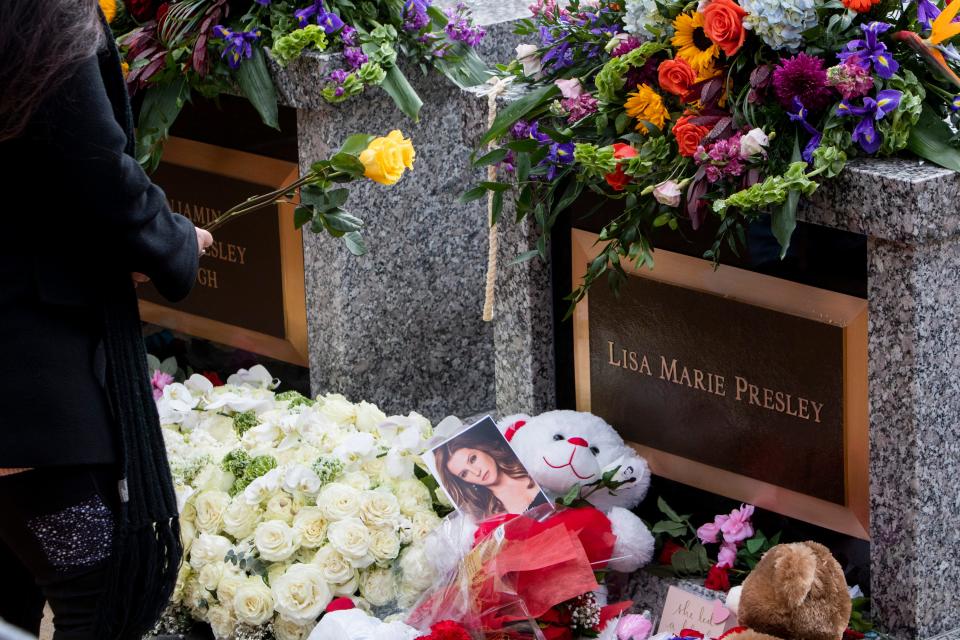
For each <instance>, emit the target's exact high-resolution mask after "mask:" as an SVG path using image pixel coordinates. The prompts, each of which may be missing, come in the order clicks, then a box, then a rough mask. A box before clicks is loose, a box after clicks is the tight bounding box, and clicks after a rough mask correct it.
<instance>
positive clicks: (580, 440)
mask: <svg viewBox="0 0 960 640" xmlns="http://www.w3.org/2000/svg"><path fill="white" fill-rule="evenodd" d="M567 442H569V443H570V444H572V445H576V446H578V447H588V446H590V443H588V442H587V441H586V440H584V439H583V438H567Z"/></svg>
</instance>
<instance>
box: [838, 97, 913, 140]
mask: <svg viewBox="0 0 960 640" xmlns="http://www.w3.org/2000/svg"><path fill="white" fill-rule="evenodd" d="M902 97H903V93H901V92H900V91H896V90H894V89H886V90H884V91H879V92H877V97H876V99H874V98H871V97H870V96H867V97H865V98H864V99H863V106H862V107H856V106H854V105H852V104H850V103H849V102H848V101H847V100H842V101H841V102H840V105H839V106H838V107H837V115H839V116H859V117H860V122H859V123H858V124H857V126H856V127H855V128H854V130H853V139H854V141H855V142H857V143H859V144H860V147H861V148H862V149H863V150H864V151H866V152H867V153H876V152H877V149H879V148H880V143H881V141H882V140H883V136H882V135H881V134H880V132H879V131H877V128H876V126H875V125H874V122H876V121H877V120H881V119H883V117H884V116H885V115H887V114H888V113H890V112H892V111H894V110H896V108H897V107H899V106H900V99H901V98H902Z"/></svg>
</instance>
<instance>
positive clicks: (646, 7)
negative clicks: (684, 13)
mask: <svg viewBox="0 0 960 640" xmlns="http://www.w3.org/2000/svg"><path fill="white" fill-rule="evenodd" d="M667 24H668V21H667V20H666V19H665V18H664V17H663V16H662V15H660V8H659V7H658V6H657V2H656V0H627V2H626V6H625V10H624V15H623V28H624V29H625V30H626V32H627V33H629V34H631V35H633V36H636V37H638V38H640V39H641V40H645V39H648V38H650V37H652V36H654V35H656V34H655V33H654V32H653V31H651V30H650V29H648V27H654V28H655V27H660V28H663V27H665V26H666V25H667Z"/></svg>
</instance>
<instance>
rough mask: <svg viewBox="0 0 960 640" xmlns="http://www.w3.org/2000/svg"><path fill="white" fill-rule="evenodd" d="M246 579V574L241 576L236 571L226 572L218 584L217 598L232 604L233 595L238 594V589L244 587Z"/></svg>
mask: <svg viewBox="0 0 960 640" xmlns="http://www.w3.org/2000/svg"><path fill="white" fill-rule="evenodd" d="M245 581H246V577H245V576H241V575H238V574H236V573H227V574H225V575H224V576H223V577H222V578H220V584H218V585H217V600H219V601H220V602H224V603H226V602H229V603H231V604H232V603H233V597H234V596H235V595H236V593H237V589H239V588H240V587H242V586H243V583H244V582H245Z"/></svg>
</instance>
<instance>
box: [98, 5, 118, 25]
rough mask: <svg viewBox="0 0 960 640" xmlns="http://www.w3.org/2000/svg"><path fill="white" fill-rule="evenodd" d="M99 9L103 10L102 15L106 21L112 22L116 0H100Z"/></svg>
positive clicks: (115, 13)
mask: <svg viewBox="0 0 960 640" xmlns="http://www.w3.org/2000/svg"><path fill="white" fill-rule="evenodd" d="M100 10H101V11H103V16H104V17H105V18H106V19H107V22H108V23H109V22H113V18H114V17H115V16H116V15H117V0H100Z"/></svg>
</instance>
